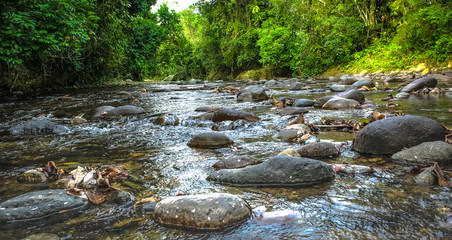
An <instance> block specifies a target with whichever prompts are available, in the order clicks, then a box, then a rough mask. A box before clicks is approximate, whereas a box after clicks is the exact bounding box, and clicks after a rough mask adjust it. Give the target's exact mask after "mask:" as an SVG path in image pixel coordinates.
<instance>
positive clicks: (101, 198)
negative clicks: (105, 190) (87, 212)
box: [86, 190, 105, 204]
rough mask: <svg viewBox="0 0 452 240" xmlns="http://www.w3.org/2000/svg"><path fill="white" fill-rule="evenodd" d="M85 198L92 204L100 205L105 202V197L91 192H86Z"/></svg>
mask: <svg viewBox="0 0 452 240" xmlns="http://www.w3.org/2000/svg"><path fill="white" fill-rule="evenodd" d="M86 196H87V197H88V199H89V201H90V202H92V203H94V204H101V203H103V202H105V196H104V195H103V194H100V193H98V192H96V191H93V190H88V191H86Z"/></svg>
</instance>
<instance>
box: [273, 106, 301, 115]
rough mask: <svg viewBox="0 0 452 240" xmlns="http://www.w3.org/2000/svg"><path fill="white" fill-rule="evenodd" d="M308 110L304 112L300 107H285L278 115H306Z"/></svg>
mask: <svg viewBox="0 0 452 240" xmlns="http://www.w3.org/2000/svg"><path fill="white" fill-rule="evenodd" d="M307 112H308V110H306V109H305V108H301V107H286V108H283V109H282V110H281V111H279V114H280V115H296V114H297V115H298V114H301V113H307Z"/></svg>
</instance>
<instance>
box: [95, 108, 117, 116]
mask: <svg viewBox="0 0 452 240" xmlns="http://www.w3.org/2000/svg"><path fill="white" fill-rule="evenodd" d="M113 109H115V107H112V106H100V107H97V108H95V109H94V110H93V111H92V113H91V118H102V117H104V116H105V114H107V112H108V111H110V110H113Z"/></svg>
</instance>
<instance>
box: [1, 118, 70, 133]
mask: <svg viewBox="0 0 452 240" xmlns="http://www.w3.org/2000/svg"><path fill="white" fill-rule="evenodd" d="M68 131H69V128H68V127H66V126H63V125H59V124H57V123H55V122H52V121H51V120H49V119H47V118H36V119H32V120H28V121H24V122H20V123H19V124H17V125H16V126H14V127H12V128H10V129H9V132H10V133H11V134H12V135H26V134H46V133H56V134H61V133H66V132H68Z"/></svg>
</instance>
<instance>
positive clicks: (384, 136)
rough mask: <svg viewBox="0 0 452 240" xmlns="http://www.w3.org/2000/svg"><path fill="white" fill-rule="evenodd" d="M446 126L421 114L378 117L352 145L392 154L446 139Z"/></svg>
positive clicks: (357, 147)
mask: <svg viewBox="0 0 452 240" xmlns="http://www.w3.org/2000/svg"><path fill="white" fill-rule="evenodd" d="M444 139H445V132H444V129H443V127H442V126H441V125H440V124H438V123H437V122H435V121H434V120H432V119H430V118H426V117H421V116H409V115H407V116H398V117H390V118H386V119H382V120H378V121H375V122H372V123H370V124H369V125H367V126H365V127H364V128H363V129H362V130H361V131H359V132H358V135H357V136H356V138H355V140H354V142H353V149H354V150H356V151H358V152H361V153H365V154H393V153H396V152H398V151H400V150H402V149H403V148H410V147H413V146H416V145H419V144H421V143H423V142H431V141H444Z"/></svg>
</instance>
